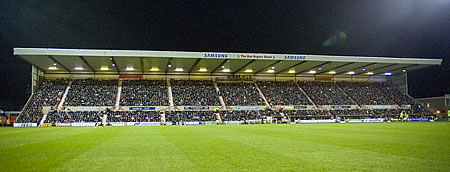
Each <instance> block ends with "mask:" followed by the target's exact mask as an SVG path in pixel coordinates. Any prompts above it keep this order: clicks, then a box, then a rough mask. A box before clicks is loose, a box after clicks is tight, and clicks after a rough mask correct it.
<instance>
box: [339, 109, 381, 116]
mask: <svg viewBox="0 0 450 172" xmlns="http://www.w3.org/2000/svg"><path fill="white" fill-rule="evenodd" d="M330 113H331V114H332V115H333V116H335V117H348V116H358V117H372V116H375V115H376V114H374V112H373V111H372V110H371V109H340V110H330Z"/></svg>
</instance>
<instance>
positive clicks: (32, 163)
mask: <svg viewBox="0 0 450 172" xmlns="http://www.w3.org/2000/svg"><path fill="white" fill-rule="evenodd" d="M449 133H450V124H449V123H448V122H434V123H433V122H420V123H417V122H415V123H413V122H409V123H399V122H398V123H365V124H362V123H359V124H352V123H348V124H304V125H298V124H297V125H295V124H286V125H217V126H213V125H211V126H206V125H204V126H148V127H105V128H102V127H97V128H94V127H67V128H65V127H62V128H59V127H49V128H45V127H44V128H0V140H1V142H0V145H1V146H0V152H2V156H0V162H1V164H2V167H1V171H237V170H239V171H448V170H449V169H450V164H449V163H448V162H449V156H448V155H449V154H450V149H449V146H450V145H449V144H450V142H449V138H450V134H449Z"/></svg>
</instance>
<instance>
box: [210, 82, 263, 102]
mask: <svg viewBox="0 0 450 172" xmlns="http://www.w3.org/2000/svg"><path fill="white" fill-rule="evenodd" d="M219 89H220V95H222V96H223V98H224V101H225V103H226V105H228V106H264V105H265V103H264V100H263V99H262V98H261V96H260V95H259V92H258V90H257V89H256V87H255V86H254V85H253V84H249V83H219Z"/></svg>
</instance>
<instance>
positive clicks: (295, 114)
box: [283, 109, 331, 119]
mask: <svg viewBox="0 0 450 172" xmlns="http://www.w3.org/2000/svg"><path fill="white" fill-rule="evenodd" d="M283 112H284V114H285V115H286V116H288V117H291V118H298V119H311V118H315V119H328V118H330V117H331V115H330V113H329V112H328V110H318V109H316V110H285V111H283Z"/></svg>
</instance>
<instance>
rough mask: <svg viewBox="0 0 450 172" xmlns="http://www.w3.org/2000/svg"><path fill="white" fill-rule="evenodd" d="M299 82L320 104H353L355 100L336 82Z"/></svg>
mask: <svg viewBox="0 0 450 172" xmlns="http://www.w3.org/2000/svg"><path fill="white" fill-rule="evenodd" d="M298 84H299V85H300V87H301V88H303V90H304V91H305V92H306V94H307V95H308V96H309V97H310V98H311V99H312V100H313V101H314V102H315V103H316V104H318V105H352V104H354V103H353V101H352V100H351V99H350V98H349V97H348V96H347V95H345V93H344V92H342V91H341V90H339V88H338V87H337V86H336V84H335V83H334V82H317V81H314V82H311V81H299V82H298Z"/></svg>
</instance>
